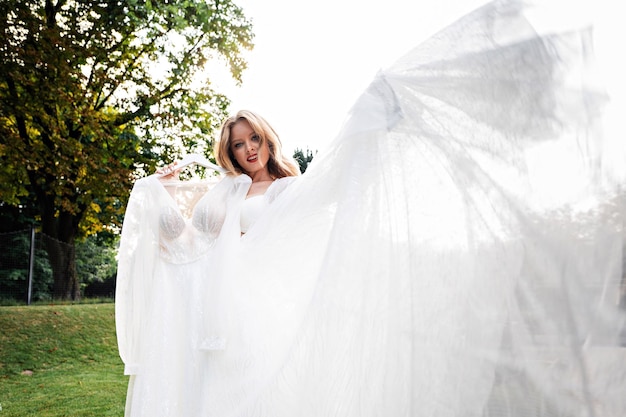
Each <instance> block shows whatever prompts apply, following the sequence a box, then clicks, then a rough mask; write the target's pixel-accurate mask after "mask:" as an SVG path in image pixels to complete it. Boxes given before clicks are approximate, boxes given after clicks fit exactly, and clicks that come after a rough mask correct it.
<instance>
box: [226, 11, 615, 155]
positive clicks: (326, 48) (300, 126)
mask: <svg viewBox="0 0 626 417" xmlns="http://www.w3.org/2000/svg"><path fill="white" fill-rule="evenodd" d="M542 1H544V0H542ZM611 1H613V0H595V1H594V2H589V4H592V5H593V6H588V5H587V2H584V3H583V2H580V4H578V5H577V3H576V1H572V0H570V1H564V0H563V1H560V2H559V0H551V3H550V4H553V5H556V7H555V8H554V9H553V10H554V11H553V12H550V13H548V14H547V15H548V16H549V17H550V19H549V20H550V21H551V23H555V22H556V23H557V24H558V23H560V22H566V21H567V22H574V23H576V22H586V21H589V22H591V23H595V24H596V25H597V28H596V39H597V40H598V46H597V47H596V54H597V55H600V58H601V59H602V60H603V61H606V63H603V64H602V65H603V68H604V71H605V74H604V75H603V78H604V79H606V80H609V81H610V82H611V83H612V85H616V86H617V84H620V85H619V86H618V87H616V88H615V90H616V91H619V93H620V94H619V95H620V96H621V93H622V91H623V90H624V88H623V83H621V80H620V81H619V82H617V81H613V80H617V79H618V78H619V79H621V78H623V76H622V75H620V76H619V77H618V74H626V69H625V68H626V66H625V65H624V62H622V61H623V60H624V59H623V58H622V57H621V55H617V54H616V53H615V49H616V47H613V42H611V40H612V39H626V37H625V36H624V34H623V32H624V30H623V29H619V30H621V33H620V34H616V31H617V30H618V27H619V25H620V24H619V22H617V16H619V14H618V13H614V12H613V13H611V12H610V11H608V10H606V8H604V7H603V4H609V3H611ZM235 3H236V4H238V5H239V6H241V7H242V8H243V10H244V14H245V15H246V16H248V17H249V18H250V19H251V21H252V24H253V33H254V34H255V38H254V43H255V47H254V49H253V51H252V52H250V53H247V54H246V59H247V61H248V69H247V70H246V71H245V72H244V74H243V83H242V86H241V87H237V86H235V85H234V83H232V82H230V81H228V80H227V77H224V79H223V80H220V81H217V83H216V82H215V81H214V87H217V88H218V89H219V90H220V91H223V92H224V93H225V94H226V95H227V96H228V97H229V98H230V99H231V100H232V105H231V107H230V112H231V113H234V112H235V111H236V110H239V109H248V110H252V111H255V112H257V113H259V114H261V115H262V116H263V117H265V118H266V119H267V120H268V121H269V122H270V124H271V125H272V126H274V128H275V129H276V130H277V131H278V133H279V136H280V138H281V140H282V142H283V145H284V148H285V150H286V151H293V150H295V149H297V148H299V149H303V150H305V149H310V150H312V151H314V152H315V151H321V150H322V149H323V148H324V147H325V146H326V145H327V144H328V143H329V142H330V141H331V140H332V139H334V138H335V136H336V135H337V134H338V133H339V129H340V127H341V124H342V122H343V121H344V119H345V117H346V116H347V114H348V111H349V110H350V108H351V106H352V104H353V103H354V102H355V101H356V99H357V98H358V97H359V95H360V94H361V93H362V91H364V90H365V88H366V87H367V86H368V84H369V83H370V82H371V81H372V80H373V78H374V77H375V75H376V73H377V72H378V71H379V70H381V69H385V68H386V67H388V66H390V65H391V64H393V63H394V62H395V61H396V60H397V59H399V58H400V57H402V56H403V55H404V54H405V53H407V52H408V51H410V50H411V49H412V48H413V47H415V46H417V45H418V44H419V43H421V42H422V41H423V40H425V39H426V38H428V37H429V36H431V35H433V34H434V33H436V32H437V31H439V30H440V29H443V28H444V27H445V26H447V25H448V24H450V23H452V22H454V21H455V20H457V19H458V18H460V17H461V16H463V15H464V14H466V13H469V12H471V11H472V10H474V9H475V8H477V7H480V6H482V5H484V4H486V2H485V1H484V0H481V1H478V0H436V1H435V0H433V1H430V2H427V1H417V0H383V1H381V0H377V1H372V0H318V1H315V2H298V1H293V0H262V1H260V0H235ZM555 16H558V17H555ZM553 17H555V18H553ZM619 49H623V48H621V47H620V48H619ZM218 79H219V77H218ZM620 103H621V102H620ZM620 106H621V104H620Z"/></svg>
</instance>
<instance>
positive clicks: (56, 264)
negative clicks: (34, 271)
mask: <svg viewBox="0 0 626 417" xmlns="http://www.w3.org/2000/svg"><path fill="white" fill-rule="evenodd" d="M47 202H48V203H51V201H50V199H48V200H47ZM54 214H55V207H54V205H53V204H44V205H43V207H42V228H41V231H42V233H43V234H44V247H45V249H46V252H47V253H48V260H49V261H50V266H51V267H52V276H53V278H54V288H53V290H52V296H53V298H54V299H55V300H74V301H76V300H79V299H80V295H81V294H80V283H79V279H78V274H77V272H76V249H75V240H76V234H77V232H78V222H79V219H80V217H79V215H77V214H72V213H68V212H65V211H61V212H60V213H59V214H58V215H56V216H55V215H54Z"/></svg>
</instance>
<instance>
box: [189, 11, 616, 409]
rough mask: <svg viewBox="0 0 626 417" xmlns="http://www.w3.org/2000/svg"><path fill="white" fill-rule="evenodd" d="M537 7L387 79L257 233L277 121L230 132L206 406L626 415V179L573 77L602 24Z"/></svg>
mask: <svg viewBox="0 0 626 417" xmlns="http://www.w3.org/2000/svg"><path fill="white" fill-rule="evenodd" d="M525 12H526V10H525V8H524V6H523V5H522V4H521V3H520V2H517V1H511V2H508V1H496V2H493V3H489V4H487V5H486V6H484V7H482V8H480V9H478V10H477V11H475V12H473V13H471V14H470V15H468V16H465V17H464V18H463V19H461V20H460V21H458V22H456V23H454V24H452V25H451V26H449V27H448V28H446V29H444V30H443V31H441V32H440V33H438V34H436V35H435V36H433V37H432V38H430V39H428V40H427V41H426V42H425V43H423V44H421V45H419V46H418V47H417V48H416V49H415V50H413V51H411V52H410V53H409V54H407V55H406V56H405V57H403V58H402V59H400V60H399V61H398V62H397V63H396V64H395V65H393V66H392V67H390V68H388V69H386V70H384V71H381V73H380V74H379V75H378V76H377V77H376V78H375V79H374V80H373V82H372V84H371V85H370V86H369V87H368V89H367V90H366V91H365V92H364V93H363V95H362V96H361V97H360V98H359V100H358V101H357V102H356V103H355V105H354V107H353V109H352V110H351V112H350V114H349V115H348V118H347V119H346V122H345V125H344V127H343V129H342V131H341V132H340V134H339V135H338V136H337V139H336V140H335V141H334V142H333V143H331V144H330V146H329V148H328V149H327V150H326V152H325V153H323V154H321V155H318V156H317V157H316V160H315V161H314V163H313V164H312V165H311V166H310V167H309V168H308V169H307V172H306V174H304V175H302V176H301V177H299V179H298V180H297V181H293V182H292V183H291V184H290V185H289V187H287V188H285V189H284V190H283V191H282V192H281V193H280V197H279V198H275V199H274V200H273V202H272V204H271V205H270V206H268V207H267V208H266V209H265V210H264V211H263V213H262V215H260V216H259V217H258V218H257V219H256V221H255V223H254V226H253V227H250V228H248V229H247V230H246V233H245V235H244V236H243V237H242V236H241V231H242V229H241V228H240V223H241V217H242V216H241V213H242V211H241V207H242V202H243V201H245V197H246V196H247V195H249V194H250V195H254V194H255V193H256V192H257V191H258V192H259V193H263V191H265V194H266V195H267V194H270V193H271V192H273V191H272V187H274V184H276V181H277V180H275V177H276V174H273V173H272V171H271V170H270V169H269V161H270V160H271V158H269V159H268V160H267V161H268V162H267V163H264V162H263V161H265V158H266V156H265V153H271V150H272V149H271V146H270V144H271V142H269V140H268V146H267V149H265V150H264V149H263V148H262V147H261V146H260V145H255V143H256V142H255V141H256V140H257V139H255V135H254V134H255V133H259V131H260V130H261V129H259V128H257V127H255V122H253V121H250V120H251V119H248V118H247V119H246V121H247V123H248V125H249V126H247V125H246V124H245V123H240V124H239V126H238V128H236V129H232V125H231V128H229V130H228V133H227V136H226V137H227V138H228V140H227V141H226V142H224V148H222V144H220V151H219V152H220V156H219V160H220V161H221V162H220V163H221V164H223V165H224V166H228V165H229V164H230V165H231V167H232V168H230V169H231V170H233V171H235V172H241V175H229V176H227V178H226V180H225V182H223V183H224V184H228V190H229V191H228V192H224V193H222V194H221V195H220V194H219V193H216V192H215V190H218V187H216V188H215V189H214V190H212V191H211V192H209V193H208V194H207V199H206V201H207V202H208V201H209V200H210V201H211V204H208V205H206V206H207V207H209V208H212V209H213V210H216V208H218V207H221V209H220V210H216V212H224V213H226V216H225V218H226V220H224V221H223V222H222V221H220V222H218V223H220V224H222V225H223V227H221V229H220V233H219V236H218V238H217V239H216V245H215V250H216V251H221V252H219V255H217V253H218V252H214V253H213V254H214V256H213V258H212V263H211V266H210V268H208V269H207V271H208V272H204V276H205V278H207V279H210V278H211V277H213V276H215V277H217V280H218V281H219V290H218V291H213V292H205V295H206V296H207V297H209V300H207V302H206V303H205V305H208V306H210V307H211V308H212V313H211V316H210V317H209V319H208V320H204V322H205V323H208V327H209V328H210V331H213V332H214V336H215V337H214V339H215V340H220V341H221V343H218V344H217V345H219V349H213V350H211V351H210V352H207V355H206V356H205V360H204V362H203V363H202V378H201V389H200V392H201V393H202V395H201V396H200V397H199V398H201V400H200V401H201V404H200V412H199V413H197V414H195V415H198V416H221V417H223V416H237V417H243V416H245V417H270V416H271V417H283V416H285V417H286V416H289V417H291V416H300V417H320V416H335V415H340V416H344V417H364V416H394V417H396V416H403V417H415V416H420V417H421V416H450V417H466V416H488V417H491V416H498V417H500V416H506V417H530V416H533V417H537V416H541V417H548V416H550V417H551V416H591V415H595V416H603V417H604V416H606V417H612V416H620V415H624V413H625V412H626V400H625V398H626V397H625V396H624V395H623V392H624V389H626V382H625V380H624V378H623V375H624V373H625V371H626V369H625V365H624V364H625V363H626V361H624V349H623V347H621V346H620V343H619V332H620V331H621V329H622V328H623V323H624V312H623V311H622V310H620V309H619V307H618V301H619V300H618V294H619V285H620V281H621V279H622V276H621V272H622V222H623V217H622V216H623V213H622V212H621V208H620V206H619V205H618V204H617V203H618V202H619V200H618V198H619V197H620V192H621V191H622V190H621V188H620V187H621V181H622V179H621V178H618V177H617V176H615V175H614V174H615V172H613V171H612V170H611V168H612V167H611V166H610V164H609V163H604V162H606V161H604V159H603V156H604V155H603V153H602V151H600V150H601V149H603V138H602V137H601V136H598V135H596V133H597V131H596V130H594V128H595V122H596V119H595V117H596V116H597V114H598V113H597V110H598V109H597V107H595V105H596V104H598V103H599V102H600V101H601V100H598V101H596V100H593V99H598V98H600V99H601V94H596V92H595V91H594V90H592V89H590V88H588V86H587V85H585V84H584V83H580V84H579V85H575V84H572V82H573V80H578V81H580V80H586V79H587V78H586V76H587V73H586V72H585V70H586V67H585V64H587V63H588V60H589V58H590V57H589V56H588V51H589V49H588V48H587V46H588V43H587V41H588V38H587V36H588V32H587V31H584V30H583V31H573V32H567V33H556V34H550V35H540V34H538V33H536V31H535V29H534V28H533V27H532V25H530V24H529V22H528V21H527V19H526V18H525V16H524V15H525ZM574 70H580V73H578V74H574V75H575V76H572V72H575V71H574ZM237 120H238V119H237ZM236 125H237V124H236ZM239 127H241V128H242V129H241V130H240V129H239ZM222 137H224V134H223V135H222ZM248 142H249V143H248ZM259 143H260V140H259ZM235 144H241V145H240V147H239V148H233V146H234V145H235ZM226 145H228V146H226ZM246 147H249V148H248V149H249V150H248V151H246V152H244V151H245V150H246ZM229 152H230V153H229ZM549 155H552V156H551V157H548V156H549ZM555 155H556V156H555ZM546 161H548V162H551V163H558V164H559V174H562V175H558V176H557V175H553V174H551V175H546V171H545V164H546ZM555 161H558V162H555ZM600 162H602V163H600ZM237 165H238V167H237ZM262 166H263V167H265V166H268V169H267V170H265V169H264V168H262ZM238 170H239V171H238ZM246 178H249V180H248V181H246V182H241V186H240V187H238V182H237V181H238V180H243V179H246ZM255 178H256V179H257V182H258V183H259V184H257V185H255V186H254V187H252V183H253V182H254V181H255ZM272 180H274V181H273V182H270V181H272ZM278 181H281V180H278ZM251 190H253V192H252V193H250V191H251ZM224 201H226V203H224ZM228 202H232V204H229V203H228ZM218 217H219V216H211V212H209V211H206V212H203V215H202V216H201V220H202V219H204V220H202V221H207V222H208V221H209V220H207V219H215V218H218ZM210 222H215V220H210ZM201 229H202V227H201ZM216 271H217V272H216ZM210 294H217V297H216V298H211V295H210ZM189 415H194V414H189Z"/></svg>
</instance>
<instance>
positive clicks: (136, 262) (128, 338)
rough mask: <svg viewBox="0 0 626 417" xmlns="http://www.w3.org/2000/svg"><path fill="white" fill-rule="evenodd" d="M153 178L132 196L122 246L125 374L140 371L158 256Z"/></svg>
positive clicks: (119, 305) (119, 303) (120, 319)
mask: <svg viewBox="0 0 626 417" xmlns="http://www.w3.org/2000/svg"><path fill="white" fill-rule="evenodd" d="M153 181H156V180H155V179H154V178H151V177H148V178H144V179H140V180H138V181H137V182H136V183H135V185H134V187H133V190H132V192H131V194H130V198H129V201H128V205H127V208H126V214H125V216H124V224H123V226H122V234H121V238H120V246H119V258H118V270H117V281H116V290H115V323H116V328H117V341H118V348H119V354H120V357H121V358H122V361H123V362H124V373H125V374H126V375H136V374H138V373H139V372H140V369H141V360H140V358H141V355H140V353H141V343H142V340H144V339H143V338H142V330H143V326H142V324H143V323H144V320H145V314H146V313H147V308H148V302H149V300H150V279H151V277H152V276H153V273H154V272H153V271H154V267H155V262H156V257H157V255H158V225H157V224H155V215H154V212H153V211H154V210H153V208H154V207H155V203H156V202H155V201H154V199H155V196H154V192H153V191H154V186H155V185H158V184H152V182H153Z"/></svg>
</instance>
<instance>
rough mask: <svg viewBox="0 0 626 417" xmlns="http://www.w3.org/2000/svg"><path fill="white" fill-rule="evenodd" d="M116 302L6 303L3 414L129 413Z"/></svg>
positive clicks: (0, 378)
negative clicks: (116, 317) (26, 304)
mask: <svg viewBox="0 0 626 417" xmlns="http://www.w3.org/2000/svg"><path fill="white" fill-rule="evenodd" d="M127 383H128V380H127V378H126V377H125V376H124V375H123V365H122V362H121V360H120V358H119V356H118V353H117V342H116V339H115V324H114V305H113V304H112V303H109V304H86V305H85V304H80V305H50V306H29V307H0V407H1V408H0V417H31V416H32V417H35V416H36V417H92V416H93V417H106V416H117V417H121V416H123V415H124V401H125V396H126V386H127Z"/></svg>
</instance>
